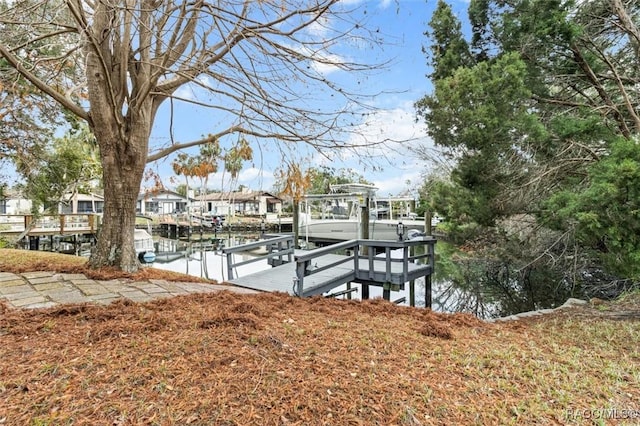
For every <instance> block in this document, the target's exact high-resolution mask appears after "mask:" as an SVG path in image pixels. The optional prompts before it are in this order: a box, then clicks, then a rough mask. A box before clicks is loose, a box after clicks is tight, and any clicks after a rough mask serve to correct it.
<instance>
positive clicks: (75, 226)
mask: <svg viewBox="0 0 640 426" xmlns="http://www.w3.org/2000/svg"><path fill="white" fill-rule="evenodd" d="M98 218H99V215H97V214H92V213H90V214H58V215H42V216H39V217H36V216H33V215H30V214H27V215H8V214H4V215H0V233H4V234H21V233H25V232H26V235H49V234H70V233H76V232H92V233H93V232H96V231H97V228H98V223H99V219H98Z"/></svg>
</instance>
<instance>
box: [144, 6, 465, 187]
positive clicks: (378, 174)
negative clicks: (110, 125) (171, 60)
mask: <svg viewBox="0 0 640 426" xmlns="http://www.w3.org/2000/svg"><path fill="white" fill-rule="evenodd" d="M363 1H368V3H367V4H366V6H367V9H368V10H369V11H370V14H371V16H370V17H369V19H370V21H369V24H370V26H371V27H373V28H376V29H379V34H382V36H383V37H384V38H385V41H386V42H387V43H386V44H385V47H384V50H383V52H382V53H381V56H380V55H379V56H380V59H382V60H389V61H390V65H389V66H387V68H385V69H383V70H381V71H380V72H377V73H375V75H373V76H370V77H368V78H367V79H366V80H365V87H363V89H364V90H365V91H376V92H377V91H380V90H384V91H385V92H386V94H381V95H379V96H376V97H375V98H374V99H373V100H372V102H373V104H374V105H375V107H376V112H375V114H373V115H371V116H369V117H366V119H365V120H366V121H363V122H362V123H360V124H359V127H360V128H361V129H362V132H363V133H366V134H370V135H375V134H380V135H384V137H386V138H388V139H392V140H409V139H411V142H410V143H411V144H421V145H426V146H432V143H431V141H430V139H429V138H428V136H427V135H426V130H425V126H426V125H425V123H424V122H423V121H418V122H416V114H415V109H414V103H415V102H416V101H417V100H419V99H420V98H421V97H423V96H424V95H425V94H427V93H429V92H430V91H431V89H432V86H431V83H430V82H429V80H428V79H427V77H426V74H428V72H429V69H428V65H427V58H426V57H425V55H424V53H423V52H422V48H423V46H425V45H426V44H427V42H428V40H427V38H426V37H425V36H424V35H423V34H424V32H425V30H426V29H427V22H428V21H429V20H430V19H431V14H432V13H433V10H434V8H435V7H436V4H437V0H345V2H350V3H353V4H354V5H356V6H358V4H357V3H362V2H363ZM450 4H451V6H452V7H453V10H454V12H455V13H457V15H458V17H459V19H464V16H465V15H466V7H467V6H468V4H467V2H466V1H463V0H450ZM360 5H362V4H360ZM353 54H354V55H357V54H361V53H359V52H354V53H353ZM333 74H334V73H333V72H331V71H330V70H327V72H326V75H327V78H333V77H334V75H333ZM188 89H189V88H186V90H188ZM182 90H185V89H184V88H183V89H182ZM182 95H184V96H188V94H187V93H186V92H183V93H182ZM200 120H201V119H200V118H199V116H198V115H197V114H188V113H187V114H184V115H183V116H182V117H181V119H180V120H175V121H174V123H173V125H172V132H173V133H174V136H175V137H176V138H177V139H178V140H182V141H184V140H189V138H191V139H198V138H199V137H200V136H201V135H203V134H208V133H211V129H205V128H204V127H202V123H201V122H200ZM167 121H168V118H167V117H164V118H163V117H162V116H161V115H159V116H158V120H156V123H158V125H156V126H155V127H154V130H153V132H152V136H151V142H152V143H153V140H154V138H155V139H157V140H162V139H166V132H167V127H166V122H167ZM163 123H164V124H165V125H163ZM353 142H357V140H354V141H353ZM407 145H408V144H401V145H396V146H394V147H393V148H390V149H386V150H385V152H383V153H382V154H383V155H384V157H386V159H384V160H381V161H380V162H378V163H377V167H375V168H372V167H366V168H364V167H363V166H362V164H361V163H360V162H358V161H357V158H355V157H354V156H353V155H342V156H341V158H339V159H338V158H336V157H335V156H334V157H333V158H332V160H331V162H327V160H326V159H324V158H323V156H321V155H313V154H311V155H309V156H308V157H307V158H308V160H305V163H304V164H300V165H301V166H302V167H303V168H308V167H319V166H322V165H326V166H330V167H333V168H337V169H340V168H345V169H349V168H351V169H353V170H355V171H356V172H358V173H359V174H361V175H363V176H364V178H365V179H366V180H368V181H369V182H372V183H373V184H374V185H375V186H376V187H377V188H378V195H379V196H390V195H391V196H393V195H401V194H406V193H407V192H408V193H410V194H413V195H417V193H416V191H417V189H418V187H419V186H420V183H421V181H422V179H423V176H424V174H425V173H426V172H428V171H429V168H430V165H429V164H427V163H425V161H424V160H421V159H419V158H417V157H416V155H415V154H412V153H411V151H410V150H409V149H408V146H407ZM300 149H304V148H303V147H300ZM254 154H255V155H254V160H253V161H250V162H247V163H245V166H244V168H243V170H242V171H241V172H240V174H239V177H238V179H237V181H236V182H235V183H231V182H230V178H229V175H228V174H222V173H216V174H213V175H211V176H210V177H209V179H208V184H207V186H208V187H209V188H211V189H223V190H225V191H226V190H229V189H236V188H229V186H231V185H236V186H237V185H244V186H246V187H248V188H250V189H252V190H264V191H270V190H271V189H272V187H273V183H274V179H275V178H274V170H275V169H276V168H278V166H280V164H281V162H282V161H281V158H280V153H279V152H278V151H277V150H272V151H269V150H258V149H256V148H254ZM171 159H172V158H171V157H170V158H168V159H165V160H161V161H159V162H157V163H156V164H155V165H154V169H155V170H156V172H157V173H158V174H159V175H160V177H161V178H162V181H163V182H164V184H165V185H166V186H167V187H170V188H171V187H175V186H176V185H178V184H184V178H182V177H178V178H176V177H175V176H174V173H173V170H172V168H171V165H170V164H171ZM172 177H173V178H172ZM190 184H191V185H192V186H197V185H194V183H193V182H191V183H190ZM143 185H144V183H143ZM147 185H149V184H147Z"/></svg>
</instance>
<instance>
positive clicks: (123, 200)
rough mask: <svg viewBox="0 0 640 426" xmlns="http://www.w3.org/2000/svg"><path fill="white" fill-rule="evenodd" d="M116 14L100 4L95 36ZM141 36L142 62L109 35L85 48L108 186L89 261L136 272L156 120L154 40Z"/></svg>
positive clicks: (93, 122)
mask: <svg viewBox="0 0 640 426" xmlns="http://www.w3.org/2000/svg"><path fill="white" fill-rule="evenodd" d="M114 13H115V9H112V8H110V6H108V4H107V3H105V2H98V3H97V6H96V12H95V14H94V22H93V30H94V34H102V35H108V34H112V33H113V32H114V31H116V29H114V28H112V26H111V24H112V20H113V19H115V15H114ZM147 18H148V16H147ZM141 19H142V18H141ZM140 37H141V38H140V45H142V46H146V47H147V48H146V49H144V48H143V49H141V50H140V51H139V52H138V56H139V59H141V62H136V61H134V60H133V58H130V62H129V63H127V62H126V59H127V58H128V57H129V52H128V50H127V49H126V48H125V47H126V45H124V47H123V45H121V44H118V43H116V44H113V43H110V42H109V38H108V37H105V38H103V39H102V41H101V42H100V43H97V44H87V47H86V49H87V55H86V68H87V70H86V75H87V81H88V95H89V101H90V105H91V110H90V111H89V115H90V125H91V128H92V130H93V134H94V135H95V137H96V141H97V142H98V145H99V146H100V160H101V162H102V177H103V184H104V219H103V221H102V227H101V229H100V232H99V234H98V244H97V247H96V250H95V251H94V252H93V254H92V255H91V259H90V260H89V264H90V265H91V267H94V268H99V267H103V266H114V267H116V268H118V269H120V270H123V271H126V272H135V271H137V270H138V268H139V266H140V263H139V262H138V258H137V255H136V251H135V245H134V234H135V222H136V200H137V198H138V193H139V191H140V183H141V182H142V175H143V173H144V168H145V165H146V162H147V155H148V152H147V150H148V146H149V135H150V133H151V123H152V121H153V112H152V111H153V97H152V96H151V95H149V93H148V91H147V89H148V84H149V81H150V69H149V68H150V67H149V63H150V60H149V55H148V46H149V45H150V41H149V40H148V38H146V37H142V36H140ZM123 49H124V50H123ZM142 59H144V60H142ZM123 61H125V62H123ZM127 65H129V66H131V67H133V68H131V69H129V70H128V68H127ZM141 90H142V92H141Z"/></svg>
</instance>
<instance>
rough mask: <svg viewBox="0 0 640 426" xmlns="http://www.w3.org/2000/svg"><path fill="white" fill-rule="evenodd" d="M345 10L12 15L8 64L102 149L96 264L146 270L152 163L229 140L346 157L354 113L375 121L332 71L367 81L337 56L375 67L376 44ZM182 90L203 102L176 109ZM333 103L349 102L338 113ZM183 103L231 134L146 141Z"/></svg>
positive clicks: (80, 9) (277, 5)
mask: <svg viewBox="0 0 640 426" xmlns="http://www.w3.org/2000/svg"><path fill="white" fill-rule="evenodd" d="M348 7H351V6H348V5H345V3H344V2H339V1H338V0H308V1H307V0H258V1H249V0H247V1H242V0H220V1H218V0H193V1H181V0H163V1H159V0H88V1H83V0H39V1H37V0H22V1H20V0H16V1H12V2H9V3H7V4H5V6H4V8H3V9H4V10H2V11H1V12H2V13H1V14H0V16H1V17H0V28H2V29H11V33H12V34H20V35H21V36H20V37H16V38H13V37H12V38H6V37H2V41H1V42H0V58H4V60H5V61H6V64H7V65H8V67H10V68H12V69H14V70H15V71H17V72H18V73H19V74H20V76H21V78H23V79H25V80H27V81H28V82H29V83H30V85H32V86H33V87H35V88H36V89H37V90H38V91H40V92H42V93H44V94H46V95H47V96H48V97H50V98H51V99H53V100H55V101H56V102H57V103H58V104H59V105H61V106H62V107H63V108H64V109H65V110H66V111H68V112H70V113H72V114H73V115H75V116H77V117H79V118H81V119H83V120H86V121H87V122H88V123H89V126H90V127H91V129H92V131H93V133H94V134H95V137H96V139H97V142H98V145H99V147H100V154H101V162H102V167H103V179H104V188H105V205H104V222H103V227H102V230H101V234H100V236H99V240H98V245H97V249H96V251H95V252H94V254H93V255H92V257H91V259H90V264H91V265H92V266H93V267H100V266H106V265H111V266H116V267H118V268H120V269H122V270H125V271H135V270H137V268H138V266H139V264H138V261H137V259H136V255H135V250H134V244H133V235H134V232H133V229H134V226H135V204H136V199H137V196H138V192H139V189H140V184H141V179H142V177H143V172H144V169H145V166H146V165H147V163H149V162H152V161H156V160H158V159H161V158H163V157H166V156H168V155H170V154H172V153H174V152H176V151H178V150H180V149H183V148H188V147H192V146H197V145H201V144H204V143H207V142H209V141H213V140H220V139H221V138H224V137H225V136H227V137H228V136H230V135H237V138H238V140H241V139H244V138H253V139H254V140H263V141H280V142H285V143H300V142H302V143H307V144H310V145H312V146H313V147H315V148H316V149H318V150H322V149H327V148H329V149H331V148H340V147H345V146H346V143H343V142H340V141H345V140H346V138H345V137H344V135H343V134H341V133H342V132H345V131H346V132H349V131H350V127H349V126H354V127H352V128H355V125H356V124H357V123H354V121H355V119H354V117H353V116H354V115H356V114H358V115H360V114H362V113H363V111H364V112H365V113H366V112H367V111H368V110H367V107H366V102H365V101H366V97H365V96H362V95H358V94H355V93H350V92H349V91H348V90H346V89H345V88H344V87H341V86H340V85H339V84H337V83H336V82H334V81H331V80H330V79H329V78H328V77H327V74H326V73H324V72H323V70H325V69H327V68H332V69H338V70H343V71H349V72H350V73H349V74H348V76H347V78H356V77H354V75H356V74H354V73H351V72H353V71H361V72H364V73H365V74H366V71H367V70H372V69H375V68H377V67H379V66H372V65H367V64H365V63H364V62H365V61H355V60H351V59H349V60H347V59H345V56H344V55H341V53H342V52H341V50H340V49H341V46H343V44H344V43H347V44H349V45H350V46H351V47H357V48H358V49H360V50H361V51H363V52H364V51H367V53H368V54H369V56H371V51H372V50H373V49H375V48H376V47H377V46H379V44H380V41H379V40H378V39H377V38H376V33H375V32H368V31H367V30H366V25H364V24H365V23H363V22H359V21H358V20H359V19H361V18H363V17H366V16H367V14H366V13H359V14H356V13H354V10H349V9H347V8H348ZM364 7H366V6H364ZM43 47H48V48H43ZM359 62H362V63H359ZM61 64H65V65H67V64H73V65H75V66H77V67H80V69H81V70H83V71H84V72H83V80H82V81H76V80H75V79H72V78H69V76H68V75H65V74H64V73H61V72H59V68H60V65H61ZM56 65H57V66H56ZM185 85H191V87H196V88H198V90H200V91H202V93H206V95H205V96H202V97H198V98H197V99H196V100H193V99H186V98H180V97H179V96H178V95H177V92H176V91H177V89H179V88H181V87H183V86H185ZM335 99H339V100H341V101H340V102H338V103H329V100H335ZM174 101H187V102H194V103H197V104H198V105H199V106H201V107H202V108H203V110H204V111H205V112H203V117H202V118H203V120H208V121H210V122H211V123H224V125H221V126H220V127H212V129H211V132H210V135H208V136H206V137H203V138H201V139H199V140H193V141H184V142H178V141H175V140H173V139H171V141H170V142H169V143H167V144H165V145H162V146H160V145H158V146H155V145H152V144H150V142H149V137H150V134H151V131H152V127H153V125H154V121H155V119H156V116H157V114H158V111H159V109H160V108H161V106H162V105H163V104H165V103H168V104H169V106H171V110H173V105H174ZM316 101H317V102H316ZM331 105H333V106H331ZM335 105H338V107H335ZM205 114H206V115H205Z"/></svg>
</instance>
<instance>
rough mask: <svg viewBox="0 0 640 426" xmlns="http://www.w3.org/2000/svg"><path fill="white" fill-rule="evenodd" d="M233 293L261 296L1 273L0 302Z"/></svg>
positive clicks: (182, 285) (45, 304) (211, 287)
mask: <svg viewBox="0 0 640 426" xmlns="http://www.w3.org/2000/svg"><path fill="white" fill-rule="evenodd" d="M223 290H226V291H232V292H236V293H239V294H252V293H258V292H257V291H254V290H249V289H245V288H240V287H234V286H227V285H219V284H204V283H194V282H173V281H165V280H149V281H144V282H133V281H131V280H124V279H123V280H108V281H97V280H92V279H89V278H87V277H86V276H84V275H83V274H57V273H51V272H46V271H37V272H25V273H22V274H13V273H10V272H0V300H3V301H4V302H5V303H6V304H7V305H8V306H10V307H13V308H16V309H40V308H50V307H53V306H58V305H63V304H75V303H95V304H100V305H105V304H109V303H111V302H114V301H116V300H118V299H129V300H131V301H134V302H148V301H151V300H157V299H165V298H168V297H174V296H180V295H186V294H193V293H212V292H216V291H223Z"/></svg>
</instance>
